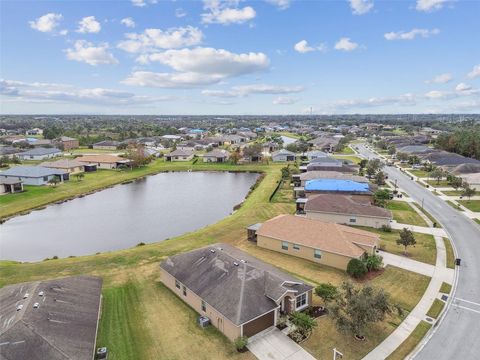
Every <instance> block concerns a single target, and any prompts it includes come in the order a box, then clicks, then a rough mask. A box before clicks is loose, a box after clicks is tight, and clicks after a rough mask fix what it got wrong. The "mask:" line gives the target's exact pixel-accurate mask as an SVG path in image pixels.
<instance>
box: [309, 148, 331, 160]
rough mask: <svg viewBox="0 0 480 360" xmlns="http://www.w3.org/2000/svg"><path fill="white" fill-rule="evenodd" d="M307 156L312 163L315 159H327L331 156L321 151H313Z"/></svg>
mask: <svg viewBox="0 0 480 360" xmlns="http://www.w3.org/2000/svg"><path fill="white" fill-rule="evenodd" d="M305 156H306V157H307V159H308V161H312V160H314V159H319V158H326V157H328V156H329V155H328V154H327V153H326V152H323V151H320V150H312V151H308V152H306V153H305Z"/></svg>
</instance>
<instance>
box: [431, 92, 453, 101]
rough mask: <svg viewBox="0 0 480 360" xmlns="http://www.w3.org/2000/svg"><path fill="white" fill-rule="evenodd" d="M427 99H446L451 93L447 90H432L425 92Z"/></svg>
mask: <svg viewBox="0 0 480 360" xmlns="http://www.w3.org/2000/svg"><path fill="white" fill-rule="evenodd" d="M425 97H426V98H427V99H448V98H451V97H452V94H451V93H450V92H448V91H440V90H432V91H429V92H427V93H426V94H425Z"/></svg>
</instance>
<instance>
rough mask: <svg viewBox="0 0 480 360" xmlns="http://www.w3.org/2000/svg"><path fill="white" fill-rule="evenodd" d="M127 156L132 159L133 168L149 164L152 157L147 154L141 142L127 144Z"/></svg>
mask: <svg viewBox="0 0 480 360" xmlns="http://www.w3.org/2000/svg"><path fill="white" fill-rule="evenodd" d="M125 157H126V158H127V159H128V160H130V165H131V167H132V168H136V167H139V166H143V165H147V164H148V163H149V162H150V161H151V160H152V159H151V157H150V156H148V155H147V154H145V148H144V146H143V145H141V144H130V145H128V146H127V151H126V152H125Z"/></svg>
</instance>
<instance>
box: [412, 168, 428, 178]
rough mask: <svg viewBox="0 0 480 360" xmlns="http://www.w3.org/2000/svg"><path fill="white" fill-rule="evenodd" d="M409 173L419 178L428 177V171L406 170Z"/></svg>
mask: <svg viewBox="0 0 480 360" xmlns="http://www.w3.org/2000/svg"><path fill="white" fill-rule="evenodd" d="M408 171H409V172H411V173H412V174H413V175H415V176H416V177H419V178H426V177H428V171H425V170H408Z"/></svg>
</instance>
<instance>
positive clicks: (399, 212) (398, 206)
mask: <svg viewBox="0 0 480 360" xmlns="http://www.w3.org/2000/svg"><path fill="white" fill-rule="evenodd" d="M387 208H388V209H389V210H390V211H391V212H392V215H393V219H394V220H396V221H397V222H399V223H401V224H410V225H417V226H428V225H427V223H426V222H425V220H423V219H422V217H421V216H420V215H419V214H417V213H416V212H415V210H413V209H412V207H411V206H410V204H409V203H407V202H404V201H390V202H389V203H388V205H387Z"/></svg>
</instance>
